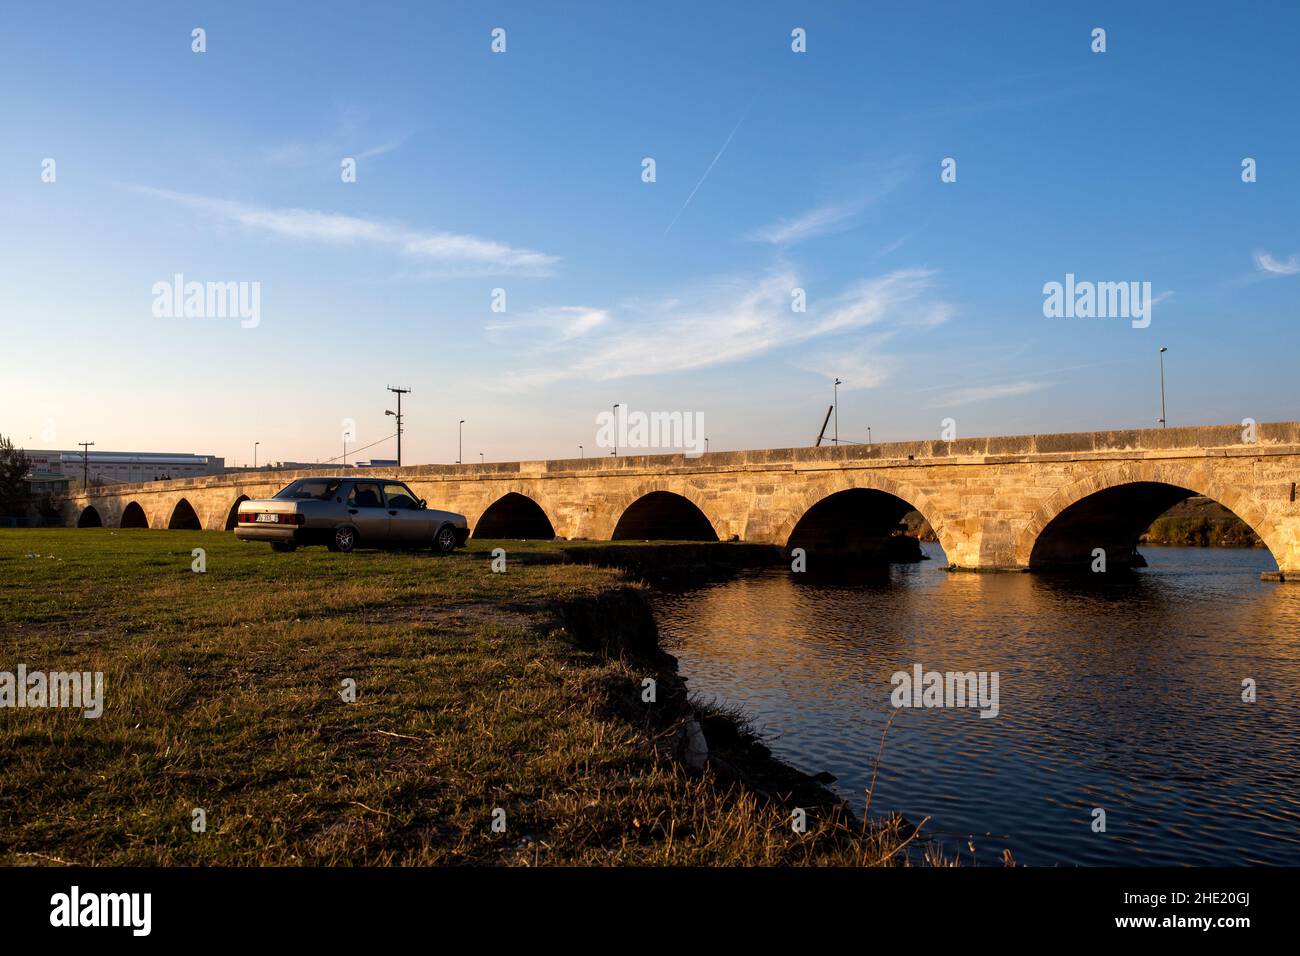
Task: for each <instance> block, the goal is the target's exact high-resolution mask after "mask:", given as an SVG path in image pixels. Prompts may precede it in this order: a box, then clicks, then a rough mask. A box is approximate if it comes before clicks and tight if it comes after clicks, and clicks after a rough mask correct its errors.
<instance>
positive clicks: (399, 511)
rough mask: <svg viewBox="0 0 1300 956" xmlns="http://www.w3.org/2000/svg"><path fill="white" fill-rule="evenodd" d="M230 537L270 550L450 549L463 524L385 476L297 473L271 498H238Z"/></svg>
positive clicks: (459, 540) (462, 535)
mask: <svg viewBox="0 0 1300 956" xmlns="http://www.w3.org/2000/svg"><path fill="white" fill-rule="evenodd" d="M235 537H236V538H240V539H242V540H244V541H269V542H270V543H271V547H272V548H274V549H275V550H276V551H292V550H293V549H294V548H296V547H298V545H300V544H323V545H326V546H327V547H328V548H329V549H330V550H331V551H344V552H347V551H351V550H352V549H353V548H356V547H359V546H365V547H407V548H419V547H426V548H427V547H432V548H433V549H434V550H435V551H440V552H442V553H443V554H450V553H451V552H452V551H455V550H456V549H457V548H458V547H461V546H462V545H464V544H465V539H466V538H468V537H469V524H468V522H467V521H466V520H465V516H464V515H459V514H456V513H455V512H452V511H438V510H437V509H435V508H430V507H428V505H427V504H426V503H425V501H424V499H423V498H417V497H415V495H414V493H412V491H411V489H410V488H408V487H406V485H404V484H403V483H402V482H400V481H395V480H393V479H391V478H349V477H324V478H299V479H298V480H296V481H294V482H293V483H291V484H290V485H288V486H287V487H285V488H284V489H282V490H281V491H279V492H278V493H277V494H276V496H275V497H274V498H264V499H261V500H257V501H244V502H240V505H239V521H238V523H237V524H236V525H235Z"/></svg>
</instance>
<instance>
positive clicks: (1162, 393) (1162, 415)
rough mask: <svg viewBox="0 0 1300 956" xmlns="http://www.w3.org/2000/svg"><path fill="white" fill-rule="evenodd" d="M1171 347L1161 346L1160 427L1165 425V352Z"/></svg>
mask: <svg viewBox="0 0 1300 956" xmlns="http://www.w3.org/2000/svg"><path fill="white" fill-rule="evenodd" d="M1168 351H1169V349H1168V348H1166V347H1165V346H1163V345H1162V346H1160V427H1161V428H1164V427H1165V353H1166V352H1168Z"/></svg>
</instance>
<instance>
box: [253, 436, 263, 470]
mask: <svg viewBox="0 0 1300 956" xmlns="http://www.w3.org/2000/svg"><path fill="white" fill-rule="evenodd" d="M260 444H262V443H261V442H260V441H255V442H253V470H254V471H257V446H258V445H260Z"/></svg>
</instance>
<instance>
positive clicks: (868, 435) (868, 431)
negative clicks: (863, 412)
mask: <svg viewBox="0 0 1300 956" xmlns="http://www.w3.org/2000/svg"><path fill="white" fill-rule="evenodd" d="M867 444H868V445H870V444H871V426H870V425H868V426H867Z"/></svg>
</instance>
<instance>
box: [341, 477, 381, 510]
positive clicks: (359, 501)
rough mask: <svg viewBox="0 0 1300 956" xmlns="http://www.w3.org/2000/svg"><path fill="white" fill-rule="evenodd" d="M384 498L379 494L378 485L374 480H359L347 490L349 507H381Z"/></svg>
mask: <svg viewBox="0 0 1300 956" xmlns="http://www.w3.org/2000/svg"><path fill="white" fill-rule="evenodd" d="M383 506H384V499H383V498H381V497H380V495H379V485H377V484H375V483H374V482H368V481H365V482H363V481H359V482H357V483H356V484H354V485H353V486H352V490H351V491H349V492H348V507H349V508H382V507H383Z"/></svg>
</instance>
